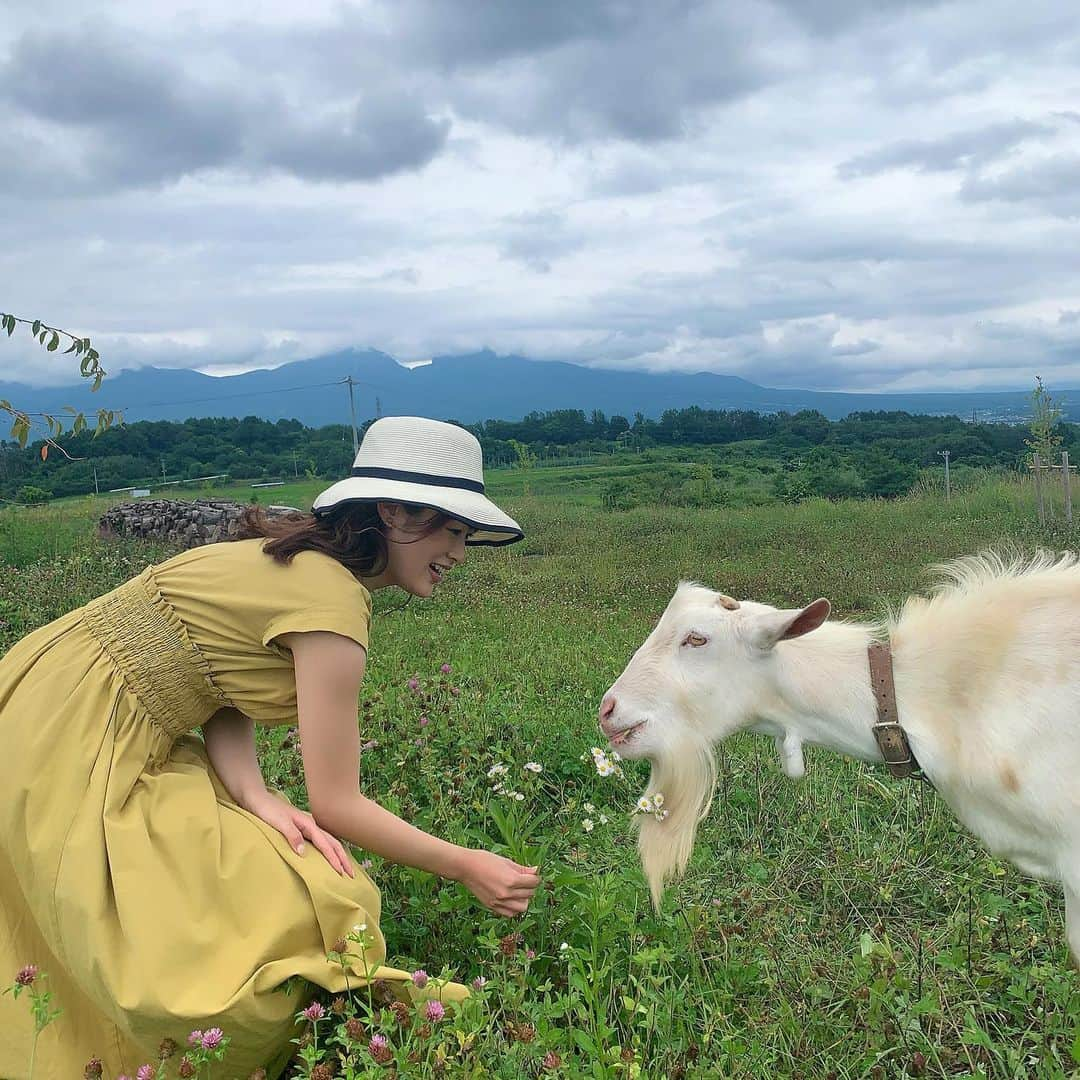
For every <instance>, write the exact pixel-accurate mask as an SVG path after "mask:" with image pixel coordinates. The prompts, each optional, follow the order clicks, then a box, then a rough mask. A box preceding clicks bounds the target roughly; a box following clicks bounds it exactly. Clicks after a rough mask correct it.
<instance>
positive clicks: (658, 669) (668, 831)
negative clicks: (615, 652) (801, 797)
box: [600, 582, 829, 904]
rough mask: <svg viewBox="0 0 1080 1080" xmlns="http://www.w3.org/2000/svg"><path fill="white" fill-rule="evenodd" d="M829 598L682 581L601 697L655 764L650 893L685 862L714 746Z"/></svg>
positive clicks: (624, 747)
mask: <svg viewBox="0 0 1080 1080" xmlns="http://www.w3.org/2000/svg"><path fill="white" fill-rule="evenodd" d="M828 615H829V602H828V601H827V600H815V601H814V602H813V603H812V604H810V605H809V606H807V607H805V608H801V609H798V610H794V611H780V610H777V609H776V608H773V607H769V606H768V605H766V604H756V603H753V602H752V601H743V602H740V601H738V600H733V599H732V598H731V597H730V596H725V595H724V594H723V593H716V592H713V591H712V590H711V589H706V588H703V587H702V586H700V585H694V584H692V583H688V582H683V583H682V584H681V585H680V586H679V587H678V589H677V590H676V592H675V595H674V597H672V599H671V602H670V603H669V604H668V606H667V609H666V610H665V611H664V614H663V615H662V616H661V617H660V621H659V622H658V623H657V624H656V627H655V629H654V630H653V632H652V633H651V634H650V635H649V636H648V637H647V638H646V639H645V642H644V644H643V645H642V646H641V647H640V648H639V649H638V650H637V652H636V653H634V655H633V657H632V658H631V660H630V663H629V664H627V665H626V668H625V670H624V671H623V673H622V674H621V675H620V676H619V677H618V679H616V680H615V682H614V684H613V685H612V686H611V688H610V689H609V690H608V692H607V693H606V694H605V695H604V697H603V700H602V702H601V704H600V728H601V730H602V731H603V733H604V734H605V735H606V736H607V737H608V739H609V740H610V742H611V745H612V747H614V748H615V749H616V750H617V751H618V752H619V753H620V754H621V755H622V756H623V757H625V758H647V759H648V760H649V761H650V763H651V764H652V774H651V776H650V778H649V788H648V791H647V793H646V794H648V795H655V793H656V792H658V791H659V792H661V793H662V794H663V796H664V809H665V810H666V811H667V816H666V817H665V818H664V819H663V820H657V819H656V817H651V816H646V817H643V818H642V820H641V830H640V833H639V835H638V848H639V850H640V853H641V861H642V866H643V868H644V870H645V876H646V878H647V879H648V882H649V888H650V891H651V892H652V898H653V902H654V903H655V904H659V901H660V896H661V893H662V891H663V885H664V880H665V878H667V877H668V876H670V875H672V874H677V873H681V872H682V871H683V870H684V869H685V868H686V863H687V861H688V860H689V858H690V852H691V850H692V849H693V846H694V834H695V832H696V831H697V825H698V822H699V821H701V819H702V818H703V817H704V816H705V813H706V812H707V810H708V808H709V803H710V802H711V801H712V795H713V789H714V787H715V783H716V768H715V763H714V759H713V752H712V747H713V744H714V743H717V742H719V741H720V740H722V739H724V738H726V737H727V736H728V735H731V734H732V733H733V732H736V731H738V730H740V729H742V728H745V727H748V726H750V725H751V724H753V723H754V721H755V719H756V718H757V716H758V715H759V714H760V712H761V711H762V708H763V706H765V705H766V704H767V702H768V701H769V700H770V698H771V696H772V694H773V693H774V691H773V689H772V682H771V677H770V667H771V658H772V656H773V648H774V646H775V645H776V644H777V643H778V642H780V641H785V640H787V639H789V638H795V637H800V636H801V635H803V634H806V633H809V632H810V631H811V630H815V629H817V628H818V627H819V626H821V624H822V623H823V622H824V621H825V620H826V619H827V618H828Z"/></svg>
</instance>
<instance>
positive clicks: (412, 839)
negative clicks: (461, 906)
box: [279, 631, 540, 915]
mask: <svg viewBox="0 0 1080 1080" xmlns="http://www.w3.org/2000/svg"><path fill="white" fill-rule="evenodd" d="M279 640H280V641H281V643H282V644H283V645H284V646H285V647H286V648H288V649H289V650H290V651H291V652H292V654H293V664H294V666H295V669H296V702H297V710H298V713H299V717H300V748H301V753H302V755H303V760H304V775H305V779H306V781H307V789H308V802H309V803H310V805H311V812H312V814H313V815H314V817H315V820H316V822H317V823H318V824H319V825H320V826H321V827H322V828H324V829H327V830H328V831H330V832H331V833H334V834H335V835H337V836H343V837H345V838H346V839H347V840H350V841H352V843H354V844H356V845H358V846H359V847H362V848H365V849H366V850H368V851H372V852H375V854H377V855H381V856H382V857H383V858H385V859H389V860H391V861H392V862H398V863H404V864H406V865H408V866H415V867H417V868H418V869H421V870H427V871H429V872H430V873H433V874H438V875H440V876H441V877H446V878H452V879H454V880H456V881H460V882H461V883H462V884H463V885H465V887H466V888H467V889H469V891H470V892H472V893H473V894H474V895H475V896H476V897H477V899H479V900H480V902H481V903H483V904H484V905H485V906H486V907H489V908H491V910H493V911H495V912H497V913H499V914H503V915H517V914H520V913H521V912H523V911H525V909H526V908H527V907H528V906H529V899H530V897H531V896H532V894H533V892H534V891H535V890H536V888H537V886H538V885H539V884H540V878H539V876H538V875H537V873H536V868H535V867H524V866H519V865H518V864H517V863H515V862H513V860H511V859H505V858H503V857H502V856H501V855H496V854H494V853H493V852H489V851H474V850H470V849H468V848H463V847H459V846H458V845H457V844H451V843H448V842H447V841H445V840H440V839H439V838H438V837H435V836H431V835H430V834H429V833H426V832H424V831H423V830H422V829H417V828H416V827H415V826H413V825H410V824H409V823H408V822H407V821H403V820H402V819H401V818H399V817H398V816H397V815H396V814H392V813H390V811H389V810H386V809H384V808H383V807H381V806H380V805H379V804H378V803H376V802H373V801H372V800H371V799H368V798H367V797H366V796H364V795H363V794H362V792H361V791H360V778H359V772H360V731H359V726H358V724H357V716H356V702H357V697H358V696H359V693H360V683H361V680H362V679H363V676H364V666H365V662H366V656H367V654H366V652H365V650H364V649H363V647H362V646H360V645H358V644H357V643H356V642H355V641H352V640H350V639H349V638H346V637H343V636H341V635H339V634H332V633H329V632H325V631H313V632H309V633H294V634H283V635H282V636H281V638H280V639H279Z"/></svg>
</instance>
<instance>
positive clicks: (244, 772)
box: [202, 708, 354, 877]
mask: <svg viewBox="0 0 1080 1080" xmlns="http://www.w3.org/2000/svg"><path fill="white" fill-rule="evenodd" d="M202 731H203V741H204V742H205V743H206V756H207V757H208V758H209V759H210V765H211V766H212V767H213V770H214V772H216V773H217V775H218V779H220V780H221V782H222V784H224V785H225V790H226V791H227V792H228V793H229V794H230V795H231V796H232V797H233V798H234V799H235V800H236V804H237V806H240V807H242V808H243V809H245V810H247V811H248V813H250V814H254V815H255V816H256V817H258V818H261V819H262V820H263V821H265V822H266V823H267V824H268V825H272V826H273V827H274V828H275V829H277V830H278V832H280V833H281V834H282V836H284V837H285V839H286V840H287V841H288V842H289V844H290V846H291V847H292V849H293V850H294V851H295V852H296V853H297V854H298V855H303V854H304V839H305V838H306V839H308V840H310V841H311V842H312V844H313V845H314V846H315V848H316V849H317V850H318V851H319V852H320V853H321V854H322V855H323V857H324V858H325V859H326V861H327V862H328V863H329V864H330V865H331V866H332V867H333V868H334V869H335V870H336V871H337V872H338V873H339V874H348V875H349V877H353V876H354V871H353V868H352V860H351V859H350V858H349V857H348V855H346V854H345V849H344V848H343V847H342V846H341V842H340V841H339V840H338V839H337V838H336V837H333V836H331V835H330V834H329V833H327V832H326V831H325V830H323V829H320V828H319V827H318V825H316V824H315V820H314V818H313V817H312V816H311V814H306V813H304V811H303V810H299V809H297V808H296V807H295V806H293V805H292V803H290V802H289V801H288V800H287V799H284V798H281V797H279V796H277V795H275V794H274V793H273V792H271V791H268V790H267V787H266V782H265V781H264V780H263V775H262V770H261V769H260V768H259V759H258V757H257V756H256V753H255V722H254V721H253V720H251V719H250V718H249V717H247V716H245V715H244V714H243V713H242V712H240V711H239V710H238V709H232V708H226V709H219V710H218V711H217V712H216V713H214V715H213V716H211V717H210V719H209V720H207V721H206V723H205V724H203V727H202Z"/></svg>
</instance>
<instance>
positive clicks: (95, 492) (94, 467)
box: [93, 465, 101, 495]
mask: <svg viewBox="0 0 1080 1080" xmlns="http://www.w3.org/2000/svg"><path fill="white" fill-rule="evenodd" d="M93 469H94V494H95V495H100V494H101V492H100V491H98V482H97V466H96V465H94V466H93Z"/></svg>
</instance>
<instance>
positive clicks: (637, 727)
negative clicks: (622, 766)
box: [608, 720, 649, 746]
mask: <svg viewBox="0 0 1080 1080" xmlns="http://www.w3.org/2000/svg"><path fill="white" fill-rule="evenodd" d="M648 722H649V721H648V720H639V721H638V722H637V723H636V724H631V725H630V727H628V728H623V729H622V731H616V732H614V733H613V734H611V735H609V736H608V742H609V743H611V745H612V746H625V745H626V744H627V743H628V742H630V741H631V740H632V739H633V738H634V736H635V735H636V734H637V733H638V732H639V731H641V730H642V728H644V727H645V725H646V724H647V723H648Z"/></svg>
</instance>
